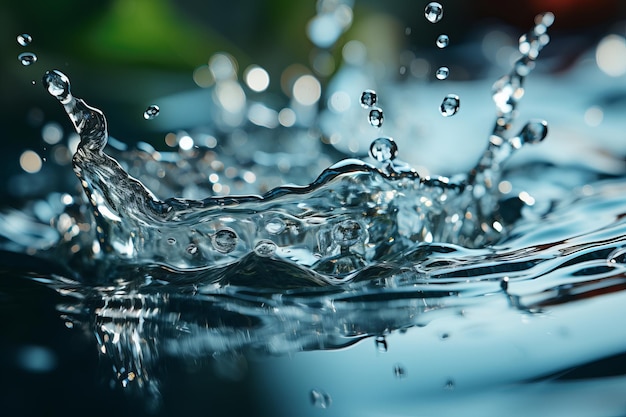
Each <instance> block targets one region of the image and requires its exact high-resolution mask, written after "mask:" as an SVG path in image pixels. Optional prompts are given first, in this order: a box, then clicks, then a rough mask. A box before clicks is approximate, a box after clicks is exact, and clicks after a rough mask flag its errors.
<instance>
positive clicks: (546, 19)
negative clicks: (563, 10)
mask: <svg viewBox="0 0 626 417" xmlns="http://www.w3.org/2000/svg"><path fill="white" fill-rule="evenodd" d="M553 23H554V13H552V12H545V13H541V14H538V15H537V16H535V24H536V25H544V26H545V27H546V28H549V27H550V26H552V24H553Z"/></svg>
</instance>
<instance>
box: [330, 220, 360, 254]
mask: <svg viewBox="0 0 626 417" xmlns="http://www.w3.org/2000/svg"><path fill="white" fill-rule="evenodd" d="M362 231H363V229H362V227H361V224H360V223H359V222H357V221H354V220H345V221H343V222H341V223H339V224H338V225H336V226H335V227H334V228H333V240H334V241H335V243H337V244H338V245H339V246H342V247H349V246H352V245H354V244H355V243H357V242H358V241H359V240H360V239H361V236H362Z"/></svg>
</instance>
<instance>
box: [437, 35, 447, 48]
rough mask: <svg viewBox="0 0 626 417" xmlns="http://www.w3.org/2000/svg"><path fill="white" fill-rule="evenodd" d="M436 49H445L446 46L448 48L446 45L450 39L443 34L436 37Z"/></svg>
mask: <svg viewBox="0 0 626 417" xmlns="http://www.w3.org/2000/svg"><path fill="white" fill-rule="evenodd" d="M436 43H437V47H438V48H441V49H443V48H445V47H446V46H448V44H449V43H450V38H449V37H448V35H445V34H441V35H439V36H438V37H437V42H436Z"/></svg>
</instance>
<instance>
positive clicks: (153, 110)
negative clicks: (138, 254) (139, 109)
mask: <svg viewBox="0 0 626 417" xmlns="http://www.w3.org/2000/svg"><path fill="white" fill-rule="evenodd" d="M160 111H161V109H159V106H157V105H156V104H151V105H149V106H148V108H147V109H146V111H145V112H143V118H144V119H146V120H152V119H154V118H155V117H157V116H158V115H159V112H160Z"/></svg>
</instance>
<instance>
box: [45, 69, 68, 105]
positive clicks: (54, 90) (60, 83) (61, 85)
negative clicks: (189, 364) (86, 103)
mask: <svg viewBox="0 0 626 417" xmlns="http://www.w3.org/2000/svg"><path fill="white" fill-rule="evenodd" d="M42 81H43V84H44V86H45V87H46V89H47V90H48V93H50V95H51V96H53V97H56V98H57V100H59V101H60V102H61V103H66V102H67V101H69V100H70V99H71V98H72V95H71V94H70V80H69V79H68V78H67V76H66V75H65V74H63V73H62V72H61V71H59V70H52V71H46V73H45V74H44V76H43V79H42Z"/></svg>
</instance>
